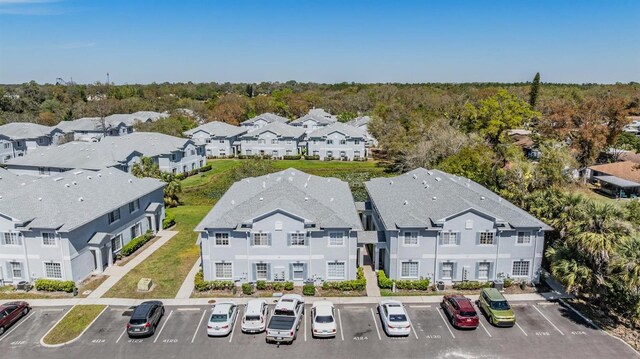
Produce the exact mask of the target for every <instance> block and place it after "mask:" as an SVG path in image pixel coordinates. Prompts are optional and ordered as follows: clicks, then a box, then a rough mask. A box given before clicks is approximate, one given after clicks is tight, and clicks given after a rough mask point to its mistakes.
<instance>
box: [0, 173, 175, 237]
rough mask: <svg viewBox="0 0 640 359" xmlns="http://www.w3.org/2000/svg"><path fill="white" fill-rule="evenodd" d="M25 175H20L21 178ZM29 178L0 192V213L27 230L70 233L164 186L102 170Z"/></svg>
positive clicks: (149, 179) (125, 174)
mask: <svg viewBox="0 0 640 359" xmlns="http://www.w3.org/2000/svg"><path fill="white" fill-rule="evenodd" d="M22 177H25V178H27V176H20V178H22ZM29 178H30V179H29V180H28V181H25V182H24V184H18V185H13V186H9V187H5V186H2V187H1V189H0V196H1V198H0V213H2V214H3V215H6V216H9V217H11V218H15V219H17V220H19V221H21V222H29V223H28V227H30V228H56V229H58V230H60V231H69V230H71V229H74V228H76V227H78V226H80V225H83V224H85V223H87V222H89V221H92V220H93V219H95V218H98V217H99V216H102V215H106V214H107V213H109V212H111V211H113V210H114V209H116V208H118V207H121V206H124V205H126V204H127V203H129V202H131V201H133V200H135V199H136V198H139V197H142V196H144V195H146V194H148V193H150V192H152V191H155V190H157V189H159V188H162V187H164V185H165V184H164V183H163V182H161V181H159V180H156V179H152V178H136V177H133V176H132V175H129V174H127V173H124V172H121V171H118V170H110V169H105V170H102V171H100V172H97V173H96V172H87V171H70V172H65V173H61V174H60V175H59V176H52V177H47V178H39V179H35V180H34V179H32V178H31V177H29Z"/></svg>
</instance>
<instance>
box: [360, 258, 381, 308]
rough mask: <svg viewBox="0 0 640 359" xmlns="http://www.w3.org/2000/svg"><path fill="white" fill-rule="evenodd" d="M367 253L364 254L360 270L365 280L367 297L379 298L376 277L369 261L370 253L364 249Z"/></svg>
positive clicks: (372, 265)
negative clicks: (362, 271) (361, 269)
mask: <svg viewBox="0 0 640 359" xmlns="http://www.w3.org/2000/svg"><path fill="white" fill-rule="evenodd" d="M364 250H365V251H366V252H367V253H365V254H364V256H363V257H364V258H363V263H362V268H363V269H364V278H365V279H366V280H367V297H374V298H379V297H381V295H380V288H378V276H377V275H376V272H375V270H374V264H373V262H372V261H371V256H372V253H369V250H368V249H367V248H366V247H365V248H364Z"/></svg>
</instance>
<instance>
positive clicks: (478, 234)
mask: <svg viewBox="0 0 640 359" xmlns="http://www.w3.org/2000/svg"><path fill="white" fill-rule="evenodd" d="M480 233H481V232H476V245H479V244H480Z"/></svg>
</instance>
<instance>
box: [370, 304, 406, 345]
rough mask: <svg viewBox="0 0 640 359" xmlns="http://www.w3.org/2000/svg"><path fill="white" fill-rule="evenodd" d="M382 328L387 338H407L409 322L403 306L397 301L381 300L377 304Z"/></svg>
mask: <svg viewBox="0 0 640 359" xmlns="http://www.w3.org/2000/svg"><path fill="white" fill-rule="evenodd" d="M378 313H380V320H381V321H382V328H383V329H384V332H385V333H387V335H388V336H408V335H410V334H411V321H410V320H409V315H408V314H407V311H406V310H405V309H404V305H403V304H402V303H401V302H399V301H397V300H383V301H381V302H380V303H379V304H378Z"/></svg>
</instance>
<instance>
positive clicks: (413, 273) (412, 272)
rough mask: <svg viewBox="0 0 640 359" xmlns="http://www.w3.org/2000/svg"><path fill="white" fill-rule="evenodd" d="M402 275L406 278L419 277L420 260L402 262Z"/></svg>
mask: <svg viewBox="0 0 640 359" xmlns="http://www.w3.org/2000/svg"><path fill="white" fill-rule="evenodd" d="M400 267H401V273H400V276H402V277H404V278H418V262H402V263H401V265H400Z"/></svg>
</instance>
